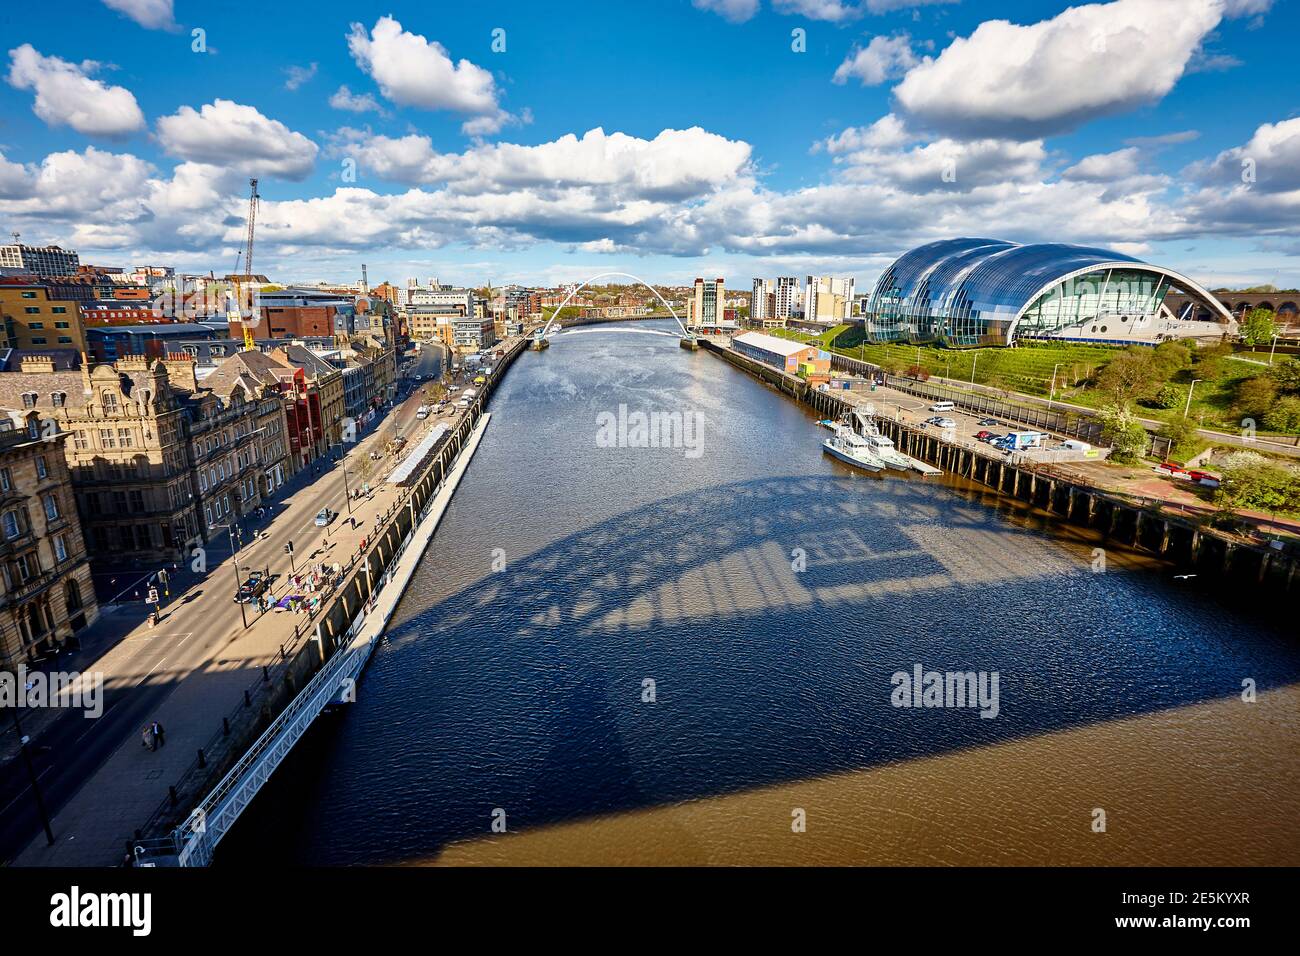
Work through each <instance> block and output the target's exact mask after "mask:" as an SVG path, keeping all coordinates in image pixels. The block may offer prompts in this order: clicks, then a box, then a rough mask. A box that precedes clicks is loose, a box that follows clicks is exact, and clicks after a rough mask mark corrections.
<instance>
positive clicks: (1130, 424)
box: [1097, 404, 1149, 464]
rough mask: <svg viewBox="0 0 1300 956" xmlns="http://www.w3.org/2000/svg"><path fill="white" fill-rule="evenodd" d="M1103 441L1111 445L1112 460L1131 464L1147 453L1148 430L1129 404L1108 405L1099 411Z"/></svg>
mask: <svg viewBox="0 0 1300 956" xmlns="http://www.w3.org/2000/svg"><path fill="white" fill-rule="evenodd" d="M1097 419H1098V421H1100V422H1101V437H1102V441H1105V442H1108V443H1109V444H1110V446H1111V453H1110V460H1111V461H1116V462H1121V463H1125V464H1129V463H1132V462H1135V461H1139V460H1140V459H1141V458H1142V456H1143V455H1145V454H1146V450H1147V445H1148V443H1149V440H1148V438H1147V430H1146V429H1145V428H1143V427H1142V423H1141V422H1140V421H1138V420H1137V418H1135V417H1134V415H1133V412H1132V411H1131V410H1130V409H1129V407H1128V406H1127V405H1119V404H1117V405H1107V406H1106V407H1105V408H1103V409H1101V411H1099V412H1098V413H1097Z"/></svg>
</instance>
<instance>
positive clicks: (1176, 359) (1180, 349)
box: [1151, 342, 1192, 379]
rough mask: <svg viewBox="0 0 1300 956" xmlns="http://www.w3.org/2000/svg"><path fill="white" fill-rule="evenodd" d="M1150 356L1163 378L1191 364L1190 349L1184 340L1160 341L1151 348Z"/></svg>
mask: <svg viewBox="0 0 1300 956" xmlns="http://www.w3.org/2000/svg"><path fill="white" fill-rule="evenodd" d="M1151 357H1152V358H1153V359H1155V364H1156V367H1157V368H1158V369H1159V370H1160V374H1161V375H1162V376H1163V377H1164V378H1165V379H1169V378H1171V377H1172V376H1173V375H1174V373H1175V372H1181V371H1182V370H1183V369H1185V368H1187V367H1188V366H1189V365H1191V364H1192V350H1191V348H1190V347H1189V346H1188V345H1187V344H1186V343H1184V342H1161V343H1160V344H1159V345H1157V346H1156V347H1155V348H1154V349H1152V350H1151Z"/></svg>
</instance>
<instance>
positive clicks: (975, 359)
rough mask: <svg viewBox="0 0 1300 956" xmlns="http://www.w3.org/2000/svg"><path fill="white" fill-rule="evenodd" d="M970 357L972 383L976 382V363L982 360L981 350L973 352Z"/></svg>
mask: <svg viewBox="0 0 1300 956" xmlns="http://www.w3.org/2000/svg"><path fill="white" fill-rule="evenodd" d="M970 355H971V358H970V383H971V384H972V385H974V384H975V363H976V362H978V361H979V360H980V354H979V352H971V354H970Z"/></svg>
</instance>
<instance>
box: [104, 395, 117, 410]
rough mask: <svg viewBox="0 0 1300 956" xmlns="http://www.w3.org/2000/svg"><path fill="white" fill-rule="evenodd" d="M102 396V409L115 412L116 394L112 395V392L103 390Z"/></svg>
mask: <svg viewBox="0 0 1300 956" xmlns="http://www.w3.org/2000/svg"><path fill="white" fill-rule="evenodd" d="M103 398H104V410H105V411H108V412H115V411H117V396H116V395H114V394H113V393H112V392H109V391H105V392H104V395H103Z"/></svg>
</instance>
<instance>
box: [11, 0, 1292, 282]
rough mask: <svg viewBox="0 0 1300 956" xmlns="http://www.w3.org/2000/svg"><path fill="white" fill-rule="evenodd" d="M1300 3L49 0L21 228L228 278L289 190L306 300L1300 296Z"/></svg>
mask: <svg viewBox="0 0 1300 956" xmlns="http://www.w3.org/2000/svg"><path fill="white" fill-rule="evenodd" d="M1296 11H1297V7H1296V0H1114V2H1111V3H1107V4H1093V5H1073V6H1072V5H1071V4H1068V3H1063V2H1053V0H1039V2H1032V3H1030V2H1015V3H992V2H978V3H977V2H972V0H963V2H938V0H930V2H916V0H694V3H692V2H691V0H660V2H657V3H650V2H621V3H618V4H601V5H596V4H581V3H569V4H565V3H548V4H538V3H535V2H534V3H483V4H476V5H472V6H471V5H466V4H443V3H428V2H425V3H414V2H411V3H400V2H391V0H390V2H387V3H384V4H383V5H374V4H370V3H367V2H357V0H350V2H348V3H346V4H344V3H336V2H332V0H318V2H314V3H292V2H291V3H276V4H266V3H261V4H246V3H241V2H230V3H220V4H213V3H191V2H187V0H175V4H174V6H173V4H172V3H171V2H170V0H102V2H100V0H76V2H66V0H50V2H46V3H43V4H40V5H24V8H23V9H19V10H12V9H11V10H9V11H7V12H6V13H5V14H4V26H5V29H4V30H3V36H4V38H5V41H4V42H5V46H4V49H3V51H0V52H3V53H4V55H5V58H6V60H5V62H4V63H3V67H4V79H5V82H3V83H0V155H2V156H3V159H2V160H0V228H3V230H4V232H5V233H8V232H11V231H19V232H21V233H22V235H23V238H24V241H30V242H37V241H40V242H44V241H55V242H60V243H63V244H65V245H70V246H72V247H74V248H77V249H78V250H79V251H80V252H81V253H82V257H83V260H84V261H91V262H95V263H103V264H144V263H146V262H148V263H156V264H174V265H176V266H177V267H178V268H181V269H185V270H194V271H207V270H208V269H213V270H215V271H218V272H222V271H228V270H229V269H230V268H231V267H233V265H234V254H235V250H236V249H237V248H238V247H239V246H240V245H241V233H242V226H243V223H242V216H243V205H244V202H243V196H245V195H246V192H247V179H248V177H249V176H250V175H257V176H258V177H259V179H260V181H261V189H260V191H261V194H262V196H263V205H262V211H261V212H260V214H259V223H260V224H261V225H262V228H261V229H260V231H259V238H258V251H257V257H256V259H255V262H254V266H255V268H256V270H257V271H267V272H270V273H271V274H273V275H275V276H276V278H279V279H285V280H291V279H297V280H313V279H321V278H333V279H342V278H352V277H355V276H357V275H359V273H360V266H361V263H362V262H365V263H367V265H368V266H369V273H370V276H371V278H372V280H378V279H385V278H387V279H391V280H393V281H402V280H404V279H405V278H406V277H407V276H419V277H421V278H427V277H429V276H435V275H436V276H439V277H440V278H442V279H443V280H444V281H455V282H466V283H475V284H477V283H481V282H485V281H487V280H488V279H491V280H492V281H494V282H497V283H500V282H503V281H512V280H515V281H523V282H530V283H531V282H550V281H559V280H561V279H570V278H586V277H587V276H589V275H591V274H593V273H595V272H599V271H605V270H614V269H618V270H624V271H628V272H632V273H635V274H637V275H642V276H644V277H645V278H648V279H651V280H658V281H669V282H673V281H688V280H689V279H690V278H692V277H694V276H695V275H706V274H707V275H714V274H716V275H722V276H725V277H726V278H727V280H728V284H729V285H733V286H739V287H746V288H747V287H748V285H749V280H750V279H751V278H752V277H753V276H760V275H761V276H772V275H776V274H798V275H802V274H805V273H810V272H835V273H842V274H850V275H855V276H857V278H858V282H859V287H860V288H862V287H864V286H866V285H867V284H868V283H869V282H870V281H871V280H873V279H874V278H875V276H876V275H877V274H878V272H879V271H880V269H881V268H882V267H883V265H885V264H887V263H888V261H889V260H890V259H892V258H893V257H894V256H895V255H897V254H898V253H899V252H901V251H903V250H904V249H906V248H907V247H908V246H910V245H913V244H916V243H919V242H924V241H929V240H931V239H936V238H942V237H945V236H951V235H971V234H984V235H992V236H996V237H1000V238H1009V239H1013V240H1020V241H1044V240H1061V241H1074V242H1085V243H1089V244H1095V245H1103V246H1110V247H1116V248H1120V249H1123V250H1124V251H1128V252H1134V253H1136V254H1139V255H1143V256H1146V257H1149V258H1151V259H1153V260H1155V261H1159V262H1162V263H1164V264H1166V265H1170V266H1173V267H1175V268H1178V269H1180V270H1182V271H1184V272H1187V273H1189V274H1191V275H1193V276H1194V277H1196V278H1198V279H1200V280H1202V281H1204V282H1207V283H1210V284H1215V285H1217V284H1221V283H1225V284H1233V285H1241V284H1253V283H1258V282H1273V283H1276V284H1279V285H1296V284H1300V238H1298V237H1297V236H1296V235H1295V224H1296V223H1297V222H1300V112H1298V109H1300V102H1298V99H1297V96H1296V93H1297V83H1296V81H1295V78H1294V70H1293V47H1294V37H1295V36H1296V34H1297V30H1298V28H1300V14H1297V12H1296ZM997 21H1005V22H1003V23H998V22H997ZM195 30H199V31H202V33H201V35H200V36H201V40H202V42H199V40H197V39H196V36H195V33H194V31H195ZM494 30H503V31H504V36H503V37H502V35H501V34H499V33H498V34H495V35H494ZM796 30H802V31H804V33H803V37H802V43H801V42H800V38H799V37H795V36H792V31H796ZM494 40H495V43H496V46H497V47H498V48H499V47H500V46H501V45H502V40H504V47H505V49H504V51H500V50H494ZM801 45H802V47H803V50H802V51H800V50H798V49H796V47H799V46H801ZM195 46H199V47H200V48H201V49H199V50H198V51H195V50H194V47H195ZM593 130H602V131H603V135H602V134H594V133H589V131H593ZM1247 167H1249V175H1247V176H1245V178H1244V179H1243V170H1245V169H1246V168H1247Z"/></svg>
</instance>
